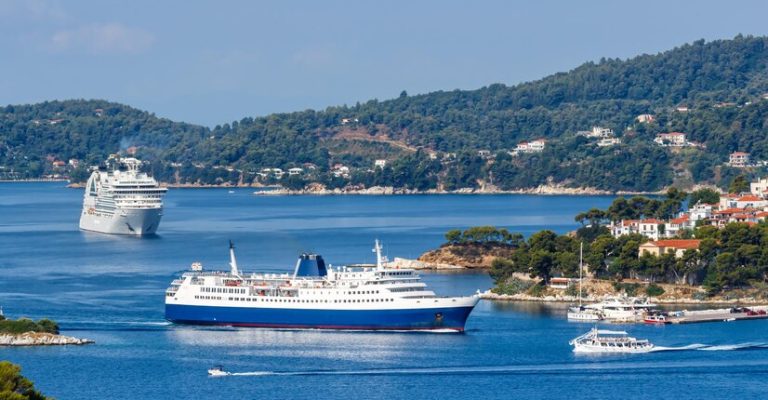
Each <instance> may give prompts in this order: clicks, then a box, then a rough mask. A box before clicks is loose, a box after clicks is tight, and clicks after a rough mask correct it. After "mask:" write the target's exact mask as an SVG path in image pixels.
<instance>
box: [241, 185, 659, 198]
mask: <svg viewBox="0 0 768 400" xmlns="http://www.w3.org/2000/svg"><path fill="white" fill-rule="evenodd" d="M660 193H662V192H628V191H610V190H601V189H595V188H570V187H565V186H546V185H542V186H538V187H535V188H526V189H516V190H501V189H498V188H462V189H457V190H439V189H428V190H417V189H404V188H395V187H392V186H373V187H370V188H336V189H327V188H325V187H310V188H305V189H299V190H292V189H285V188H279V189H274V190H260V191H256V192H254V193H253V194H255V195H258V196H306V195H309V196H334V195H377V196H378V195H441V194H469V195H479V194H482V195H495V194H533V195H542V196H559V195H574V196H614V195H658V194H660Z"/></svg>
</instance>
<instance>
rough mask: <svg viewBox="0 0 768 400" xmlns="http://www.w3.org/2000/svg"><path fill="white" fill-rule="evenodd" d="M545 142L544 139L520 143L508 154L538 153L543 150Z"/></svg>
mask: <svg viewBox="0 0 768 400" xmlns="http://www.w3.org/2000/svg"><path fill="white" fill-rule="evenodd" d="M546 143H547V141H546V140H545V139H536V140H531V141H530V142H522V143H519V144H518V145H517V147H515V149H514V150H512V152H511V153H510V154H512V155H518V154H520V153H540V152H542V151H543V150H544V146H546Z"/></svg>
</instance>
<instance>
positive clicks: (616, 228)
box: [608, 219, 640, 237]
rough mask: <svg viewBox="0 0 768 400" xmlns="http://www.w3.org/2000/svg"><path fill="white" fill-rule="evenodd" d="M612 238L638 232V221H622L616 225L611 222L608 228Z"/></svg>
mask: <svg viewBox="0 0 768 400" xmlns="http://www.w3.org/2000/svg"><path fill="white" fill-rule="evenodd" d="M608 229H610V231H611V235H613V237H619V236H622V235H631V234H633V233H639V232H640V220H637V219H624V220H621V222H619V223H618V224H616V223H613V222H611V224H610V225H609V226H608Z"/></svg>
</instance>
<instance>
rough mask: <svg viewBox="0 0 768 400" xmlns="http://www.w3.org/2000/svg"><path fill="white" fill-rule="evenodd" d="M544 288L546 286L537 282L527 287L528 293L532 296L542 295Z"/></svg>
mask: <svg viewBox="0 0 768 400" xmlns="http://www.w3.org/2000/svg"><path fill="white" fill-rule="evenodd" d="M545 290H546V287H545V286H544V285H543V284H542V283H537V284H535V285H533V286H531V288H530V289H528V295H530V296H533V297H542V296H544V291H545Z"/></svg>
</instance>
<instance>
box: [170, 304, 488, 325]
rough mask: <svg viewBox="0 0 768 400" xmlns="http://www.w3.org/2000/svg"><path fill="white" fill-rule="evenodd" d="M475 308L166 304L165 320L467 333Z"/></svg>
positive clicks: (189, 322) (185, 322) (196, 323)
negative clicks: (345, 308) (269, 306)
mask: <svg viewBox="0 0 768 400" xmlns="http://www.w3.org/2000/svg"><path fill="white" fill-rule="evenodd" d="M473 308H474V305H472V306H465V307H443V308H418V309H387V310H316V309H285V308H257V307H218V306H194V305H178V304H166V305H165V318H166V319H167V320H168V321H171V322H174V323H178V324H195V325H229V326H248V327H262V328H287V329H344V330H424V331H434V330H451V331H456V332H463V331H464V325H465V324H466V322H467V318H468V317H469V314H470V312H472V309H473Z"/></svg>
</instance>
